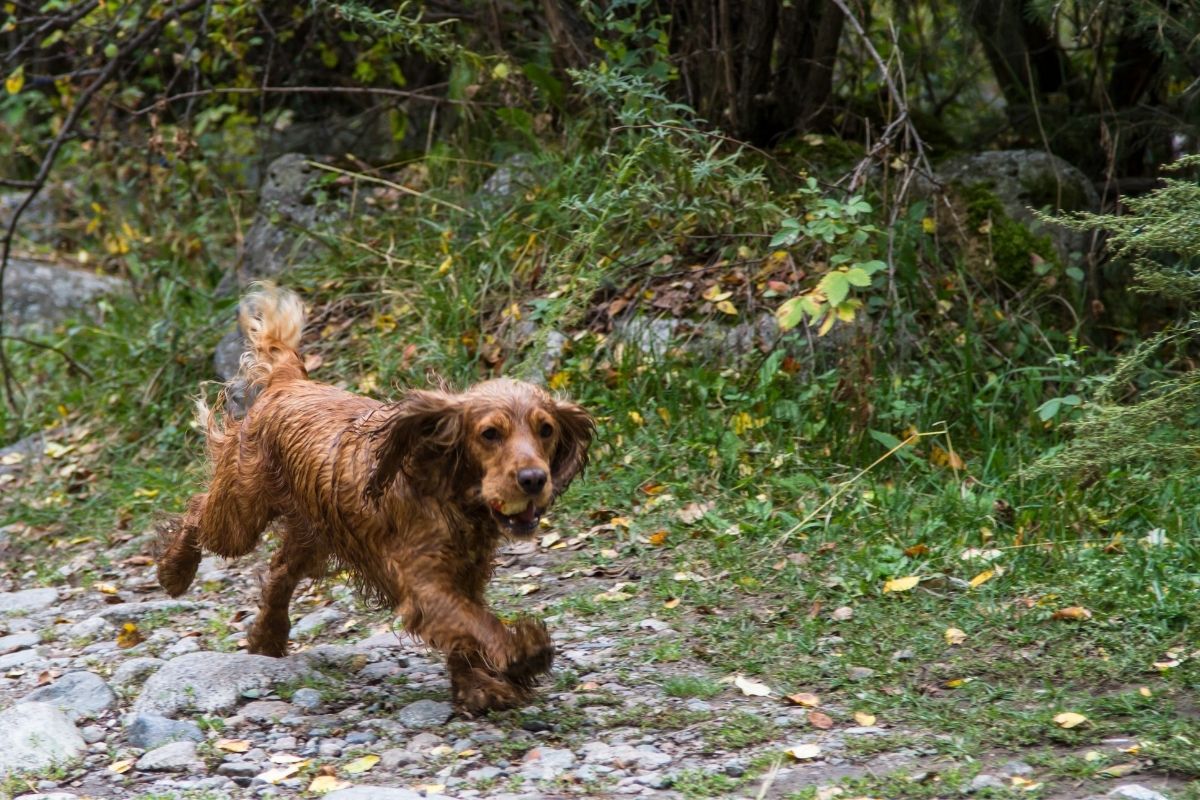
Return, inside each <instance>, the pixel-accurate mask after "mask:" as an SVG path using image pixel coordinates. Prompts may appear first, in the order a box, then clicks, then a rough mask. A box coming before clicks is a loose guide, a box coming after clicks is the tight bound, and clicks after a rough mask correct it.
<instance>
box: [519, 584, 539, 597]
mask: <svg viewBox="0 0 1200 800" xmlns="http://www.w3.org/2000/svg"><path fill="white" fill-rule="evenodd" d="M541 588H542V587H540V586H538V585H537V584H536V583H522V584H521V585H520V586H518V587H517V594H519V595H520V596H521V597H528V596H529V595H531V594H533V593H534V592H536V591H537V590H538V589H541Z"/></svg>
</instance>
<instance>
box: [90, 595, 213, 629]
mask: <svg viewBox="0 0 1200 800" xmlns="http://www.w3.org/2000/svg"><path fill="white" fill-rule="evenodd" d="M201 607H203V606H202V604H200V603H194V602H192V601H191V600H146V601H145V602H142V603H117V604H115V605H111V606H105V607H104V608H102V609H100V610H99V611H97V612H96V616H98V617H103V618H104V619H106V620H108V621H109V622H111V623H112V624H113V625H116V626H118V627H120V626H121V625H124V624H125V623H126V622H133V623H136V622H137V621H138V620H139V619H141V618H142V617H144V616H146V615H147V614H157V613H159V612H163V611H165V612H172V613H174V612H180V611H192V610H194V609H197V608H201Z"/></svg>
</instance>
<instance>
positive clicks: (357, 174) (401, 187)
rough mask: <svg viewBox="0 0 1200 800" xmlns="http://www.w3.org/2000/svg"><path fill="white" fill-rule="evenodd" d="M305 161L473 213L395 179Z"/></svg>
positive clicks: (317, 166)
mask: <svg viewBox="0 0 1200 800" xmlns="http://www.w3.org/2000/svg"><path fill="white" fill-rule="evenodd" d="M304 163H305V164H307V165H308V166H310V167H316V168H317V169H323V170H325V171H326V172H334V173H336V174H338V175H345V176H346V177H348V178H355V179H356V180H362V181H367V182H368V183H378V184H379V185H381V186H386V187H388V188H389V189H395V190H396V191H398V192H402V193H404V194H407V195H412V196H413V197H419V198H421V199H422V200H428V201H429V202H431V203H434V204H435V205H439V206H445V207H446V208H452V209H454V210H455V211H458V212H460V213H463V214H471V211H469V210H468V209H465V208H463V207H462V206H460V205H456V204H454V203H451V202H450V201H449V200H439V199H438V198H436V197H432V196H431V195H428V194H425V193H424V192H418V191H417V190H416V189H410V188H408V187H407V186H405V185H404V184H402V183H396V182H395V181H389V180H386V179H385V178H376V177H375V176H374V175H365V174H363V173H361V172H353V171H351V170H348V169H342V168H341V167H335V166H332V165H330V164H322V163H321V162H319V161H305V162H304ZM472 216H474V214H472Z"/></svg>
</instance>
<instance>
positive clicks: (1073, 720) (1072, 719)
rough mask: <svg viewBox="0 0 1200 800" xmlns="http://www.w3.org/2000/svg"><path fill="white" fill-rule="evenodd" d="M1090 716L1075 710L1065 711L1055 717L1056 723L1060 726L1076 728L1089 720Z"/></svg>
mask: <svg viewBox="0 0 1200 800" xmlns="http://www.w3.org/2000/svg"><path fill="white" fill-rule="evenodd" d="M1087 721H1088V718H1087V717H1085V716H1084V715H1083V714H1076V713H1075V712H1074V711H1064V712H1062V713H1061V714H1058V715H1057V716H1055V717H1054V724H1055V725H1057V726H1058V727H1060V728H1067V729H1070V728H1074V727H1077V726H1079V725H1082V724H1083V723H1085V722H1087Z"/></svg>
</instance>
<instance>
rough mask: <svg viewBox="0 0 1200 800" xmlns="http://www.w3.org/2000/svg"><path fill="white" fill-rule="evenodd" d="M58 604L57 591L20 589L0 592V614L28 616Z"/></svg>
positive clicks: (49, 589)
mask: <svg viewBox="0 0 1200 800" xmlns="http://www.w3.org/2000/svg"><path fill="white" fill-rule="evenodd" d="M57 602H58V589H51V588H45V589H22V590H21V591H19V592H0V614H29V613H32V612H34V611H42V610H45V609H47V608H49V607H50V606H52V605H54V604H55V603H57Z"/></svg>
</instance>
